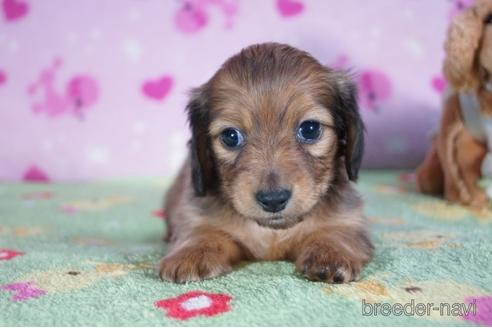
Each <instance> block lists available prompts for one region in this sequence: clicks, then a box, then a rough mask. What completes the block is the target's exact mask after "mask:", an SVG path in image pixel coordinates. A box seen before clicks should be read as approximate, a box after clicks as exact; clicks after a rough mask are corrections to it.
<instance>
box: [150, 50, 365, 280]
mask: <svg viewBox="0 0 492 328" xmlns="http://www.w3.org/2000/svg"><path fill="white" fill-rule="evenodd" d="M187 112H188V117H189V121H190V125H191V129H192V139H191V142H190V155H189V157H188V159H187V160H186V163H185V164H184V166H183V167H182V169H181V172H180V174H179V176H178V178H177V179H176V181H175V182H174V184H173V186H172V187H171V189H170V190H169V192H168V196H167V199H166V204H165V212H166V213H167V216H168V218H167V223H168V232H167V240H168V241H169V243H170V244H169V251H168V254H167V255H166V256H165V257H164V258H163V259H162V260H161V261H160V263H159V265H158V274H159V276H160V277H161V278H162V279H165V280H168V281H173V282H186V281H196V280H201V279H206V278H211V277H216V276H219V275H222V274H224V273H227V272H229V271H231V268H232V266H233V265H234V264H235V263H237V262H239V261H241V260H289V261H293V262H295V265H296V269H297V271H299V272H301V273H302V274H304V275H305V276H306V277H308V278H309V279H311V280H321V281H327V282H336V283H340V282H348V281H352V280H355V279H357V277H358V276H359V274H360V272H361V270H362V268H363V266H364V265H365V264H366V263H368V261H369V260H370V259H371V257H372V254H373V246H372V243H371V241H370V239H369V236H368V232H367V228H366V221H365V219H364V217H363V213H362V202H361V199H360V198H359V196H358V194H357V193H356V191H355V190H354V189H353V187H352V185H351V182H350V180H352V181H355V180H356V179H357V174H358V171H359V167H360V164H361V160H362V154H363V146H364V136H363V130H364V128H363V123H362V121H361V118H360V116H359V113H358V108H357V103H356V90H355V87H354V85H353V83H352V82H351V81H350V79H349V78H348V77H347V76H346V75H345V74H344V73H341V72H337V71H333V70H330V69H328V68H326V67H324V66H322V65H321V64H320V63H319V62H318V61H316V60H315V59H314V58H313V57H311V56H310V55H309V54H307V53H306V52H303V51H300V50H298V49H295V48H292V47H290V46H287V45H282V44H276V43H267V44H260V45H253V46H251V47H248V48H246V49H244V50H242V51H241V52H240V53H239V54H237V55H235V56H233V57H232V58H230V59H229V60H228V61H227V62H226V63H225V64H224V65H223V66H222V67H221V68H220V69H219V70H218V71H217V73H216V74H215V75H214V76H213V77H212V78H211V79H210V80H209V81H208V82H207V83H205V84H204V85H203V86H201V87H200V88H198V89H196V90H195V91H194V92H193V95H192V98H191V100H190V102H189V104H188V107H187Z"/></svg>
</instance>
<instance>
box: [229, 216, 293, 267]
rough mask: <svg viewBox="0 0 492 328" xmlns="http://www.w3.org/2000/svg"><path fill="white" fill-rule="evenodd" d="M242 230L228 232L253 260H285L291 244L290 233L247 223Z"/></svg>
mask: <svg viewBox="0 0 492 328" xmlns="http://www.w3.org/2000/svg"><path fill="white" fill-rule="evenodd" d="M241 228H242V229H236V230H235V231H230V233H231V234H232V235H233V236H234V237H235V239H236V240H238V241H239V242H241V244H242V245H244V246H245V247H246V248H247V249H248V250H249V252H250V253H251V254H252V255H253V257H254V258H255V259H261V260H282V259H285V258H286V256H287V254H288V252H289V250H290V248H291V244H292V231H290V229H289V230H273V229H268V228H263V227H261V226H259V225H258V224H256V223H255V222H247V223H245V224H244V226H243V227H241Z"/></svg>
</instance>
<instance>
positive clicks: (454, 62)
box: [443, 7, 483, 90]
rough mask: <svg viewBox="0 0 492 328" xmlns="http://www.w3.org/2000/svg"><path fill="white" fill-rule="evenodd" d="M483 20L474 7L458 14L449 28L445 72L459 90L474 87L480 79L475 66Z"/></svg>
mask: <svg viewBox="0 0 492 328" xmlns="http://www.w3.org/2000/svg"><path fill="white" fill-rule="evenodd" d="M482 30H483V22H482V19H481V18H480V17H478V13H477V11H476V9H475V8H474V7H471V8H468V9H465V10H464V11H463V12H462V13H461V14H459V15H458V16H456V17H455V18H454V20H453V22H452V23H451V25H450V26H449V28H448V34H447V38H446V42H445V44H444V50H445V51H446V58H445V59H444V64H443V73H444V76H445V77H446V79H447V80H448V82H449V83H450V84H451V85H452V86H453V87H454V88H455V89H457V90H463V89H464V90H468V89H471V88H474V87H475V86H474V84H475V83H476V82H477V81H478V79H477V74H478V73H477V69H476V67H475V63H476V56H477V50H478V48H479V46H480V41H481V39H482Z"/></svg>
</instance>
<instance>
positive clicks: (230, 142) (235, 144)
mask: <svg viewBox="0 0 492 328" xmlns="http://www.w3.org/2000/svg"><path fill="white" fill-rule="evenodd" d="M220 140H222V143H223V144H224V145H226V146H227V147H228V148H231V149H237V148H239V147H241V146H242V145H243V143H244V136H243V135H242V133H241V132H240V131H239V130H238V129H234V128H226V129H224V131H222V132H221V134H220Z"/></svg>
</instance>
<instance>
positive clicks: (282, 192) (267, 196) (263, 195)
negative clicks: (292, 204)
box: [255, 189, 292, 213]
mask: <svg viewBox="0 0 492 328" xmlns="http://www.w3.org/2000/svg"><path fill="white" fill-rule="evenodd" d="M291 195H292V192H291V191H290V190H288V189H276V190H260V191H258V192H257V193H256V195H255V196H256V201H257V202H258V204H259V205H260V206H261V207H262V208H263V210H264V211H266V212H270V213H276V212H280V211H281V210H283V209H284V208H285V206H287V203H288V202H289V199H290V196H291Z"/></svg>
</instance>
